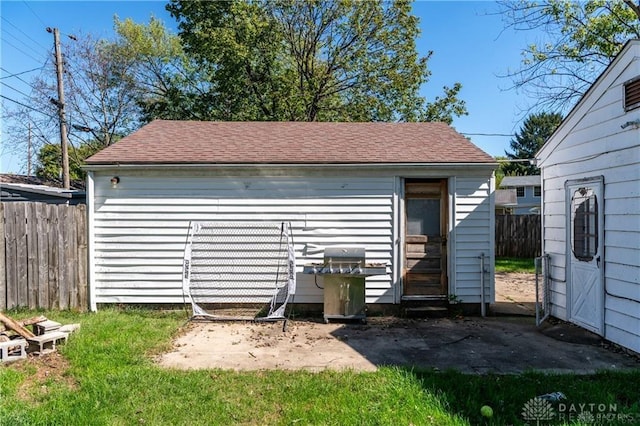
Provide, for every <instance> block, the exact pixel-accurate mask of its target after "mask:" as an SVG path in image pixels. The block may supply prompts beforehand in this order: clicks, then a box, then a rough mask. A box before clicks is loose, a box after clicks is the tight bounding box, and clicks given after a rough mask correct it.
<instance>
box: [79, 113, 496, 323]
mask: <svg viewBox="0 0 640 426" xmlns="http://www.w3.org/2000/svg"><path fill="white" fill-rule="evenodd" d="M496 166H497V164H496V162H495V160H494V159H493V158H492V157H491V156H489V155H488V154H486V153H485V152H483V151H482V150H480V149H479V148H478V147H476V146H475V145H473V144H472V143H471V142H470V141H469V140H468V139H466V138H465V137H463V136H462V135H460V134H459V133H457V132H456V131H455V130H453V129H452V128H451V127H450V126H448V125H447V124H444V123H303V122H295V123H294V122H198V121H165V120H157V121H153V122H151V123H150V124H148V125H146V126H144V127H142V128H141V129H140V130H138V131H137V132H135V133H133V134H131V135H130V136H128V137H125V138H124V139H122V140H121V141H119V142H117V143H116V144H114V145H112V146H110V147H108V148H106V149H105V150H103V151H101V152H99V153H97V154H96V155H94V156H93V157H91V158H89V159H88V160H87V170H88V180H87V205H88V206H87V207H88V211H89V218H88V223H89V245H90V247H89V253H90V254H89V256H90V259H89V260H90V263H89V264H90V304H91V307H92V309H94V310H95V309H97V306H98V305H100V304H110V303H132V304H140V303H149V304H162V303H169V304H176V303H183V301H184V298H183V289H182V267H183V250H184V248H185V239H186V237H187V234H188V231H189V223H190V222H191V221H205V222H238V221H240V222H242V221H286V222H289V223H291V233H292V235H293V240H294V244H295V256H296V263H297V265H298V270H297V272H298V274H297V292H296V296H295V302H296V303H304V304H316V303H322V302H323V293H322V290H321V289H320V288H319V287H321V286H317V285H315V284H316V283H314V276H312V275H308V274H303V273H302V268H303V265H305V264H307V263H310V262H314V261H315V262H317V261H318V260H319V259H320V258H321V256H322V253H323V250H324V249H326V248H330V247H336V246H355V247H361V248H364V249H365V250H366V260H367V261H368V262H377V263H384V264H385V265H386V266H387V268H386V270H387V273H386V274H382V275H375V276H370V277H367V278H366V303H367V304H369V305H387V306H388V305H399V304H401V303H402V302H404V301H413V302H415V301H422V302H425V303H429V302H432V301H433V302H438V301H439V302H443V301H444V302H446V301H447V300H450V298H455V300H456V301H460V302H463V303H468V304H473V305H475V306H476V308H477V307H478V306H480V303H481V301H482V300H484V302H485V303H486V304H488V303H491V302H492V301H493V298H494V289H493V286H494V280H493V264H494V204H493V191H494V178H493V171H494V169H495V168H496ZM481 258H484V265H485V267H484V272H483V271H482V269H481V266H480V265H481ZM481 283H483V284H484V288H481Z"/></svg>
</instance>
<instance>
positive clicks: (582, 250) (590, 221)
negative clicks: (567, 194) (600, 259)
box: [571, 188, 598, 262]
mask: <svg viewBox="0 0 640 426" xmlns="http://www.w3.org/2000/svg"><path fill="white" fill-rule="evenodd" d="M571 211H572V212H573V213H572V226H571V233H572V238H571V240H572V241H571V245H572V250H573V255H574V256H575V257H576V259H578V260H582V261H585V262H590V261H591V260H592V259H593V257H594V256H595V255H596V254H597V250H598V199H597V198H596V195H595V194H594V192H593V189H591V188H579V189H578V190H576V191H575V192H574V193H573V197H572V198H571Z"/></svg>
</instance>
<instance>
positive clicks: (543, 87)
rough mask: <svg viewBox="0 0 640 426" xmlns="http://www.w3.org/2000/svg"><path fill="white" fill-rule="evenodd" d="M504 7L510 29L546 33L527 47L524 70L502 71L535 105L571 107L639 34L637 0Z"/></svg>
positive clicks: (548, 2)
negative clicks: (628, 42)
mask: <svg viewBox="0 0 640 426" xmlns="http://www.w3.org/2000/svg"><path fill="white" fill-rule="evenodd" d="M500 9H501V10H500V13H501V14H502V15H503V19H504V21H505V23H506V26H507V28H511V29H514V30H516V31H528V30H537V31H539V32H541V33H544V34H546V38H545V39H544V40H542V41H540V42H538V43H535V44H530V45H529V46H526V47H524V48H523V51H522V54H523V59H522V63H521V66H520V68H518V69H517V70H515V71H513V70H509V71H507V73H506V74H505V75H503V77H507V78H509V79H511V80H512V81H513V86H512V88H516V89H519V90H522V92H523V93H525V94H527V95H528V96H529V97H531V98H534V99H537V103H536V104H535V105H534V106H533V107H532V109H537V110H547V111H563V110H566V109H567V108H569V107H570V106H572V105H573V104H574V103H575V102H577V100H578V99H579V98H580V97H581V96H582V95H583V94H584V93H585V91H586V90H587V89H588V88H589V87H590V86H591V84H592V83H593V82H594V81H595V79H596V78H597V77H598V75H599V74H600V73H601V72H602V71H603V70H604V68H605V67H606V66H607V65H609V64H610V63H611V61H612V60H613V58H614V57H615V55H616V54H617V53H618V52H619V51H620V49H621V48H622V46H623V45H624V44H625V43H626V42H627V41H628V40H629V39H632V38H640V7H639V6H638V4H636V3H634V1H632V0H625V1H621V0H617V1H602V0H590V1H586V2H577V1H575V2H574V1H562V0H546V1H517V2H513V1H504V2H500Z"/></svg>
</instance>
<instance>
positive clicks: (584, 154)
mask: <svg viewBox="0 0 640 426" xmlns="http://www.w3.org/2000/svg"><path fill="white" fill-rule="evenodd" d="M617 66H618V67H619V69H614V70H612V72H611V73H610V75H606V76H605V78H604V80H603V81H602V85H603V87H605V88H606V90H604V91H600V92H598V91H594V92H593V94H592V96H598V98H597V99H595V102H593V103H591V104H586V103H585V107H584V110H583V111H579V110H578V111H577V114H576V116H577V117H580V118H579V119H577V118H576V119H575V120H572V119H569V120H567V122H566V123H565V124H564V126H565V127H566V129H563V128H561V131H559V132H558V133H557V135H556V136H555V138H556V140H552V141H551V142H550V143H552V144H554V146H556V148H555V149H554V150H553V152H550V153H549V154H548V156H547V157H546V158H543V163H542V166H543V171H542V173H543V179H544V184H543V190H544V194H543V197H544V207H543V211H544V233H543V244H544V251H545V253H548V254H549V255H550V256H551V270H550V273H551V276H552V282H551V290H552V293H551V302H552V315H554V316H556V317H559V318H562V319H566V318H567V310H566V304H567V300H566V277H567V273H566V262H567V257H566V244H567V241H566V234H567V232H566V217H565V211H566V210H565V209H566V205H565V202H566V200H565V188H564V184H565V182H566V181H567V180H573V179H581V178H587V177H594V176H603V177H604V215H605V226H604V227H605V229H604V235H605V237H604V240H605V241H604V244H605V257H604V261H605V268H604V274H605V288H606V293H605V337H606V338H607V339H610V340H612V341H614V342H616V343H620V344H622V345H624V346H626V347H629V348H631V349H633V350H635V351H636V352H640V130H638V129H637V128H634V126H628V127H626V128H625V129H622V128H621V126H622V125H623V124H624V123H626V122H628V121H633V120H640V110H638V109H636V110H633V111H630V112H628V113H625V111H624V109H623V107H622V96H623V87H622V85H623V83H624V82H625V81H627V80H629V79H631V78H633V77H637V76H639V75H640V66H639V62H638V59H637V57H636V58H634V59H633V60H632V61H630V62H629V61H627V63H626V64H625V63H621V64H618V65H617Z"/></svg>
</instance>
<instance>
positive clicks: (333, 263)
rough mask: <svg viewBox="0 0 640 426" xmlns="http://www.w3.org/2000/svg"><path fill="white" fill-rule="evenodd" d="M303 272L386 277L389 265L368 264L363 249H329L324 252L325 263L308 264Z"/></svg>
mask: <svg viewBox="0 0 640 426" xmlns="http://www.w3.org/2000/svg"><path fill="white" fill-rule="evenodd" d="M303 272H304V273H305V274H317V275H328V274H333V275H350V276H369V275H385V274H386V273H387V265H385V264H384V263H366V250H365V249H364V248H363V247H328V248H326V249H325V250H324V263H310V264H307V265H305V266H304V270H303Z"/></svg>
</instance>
